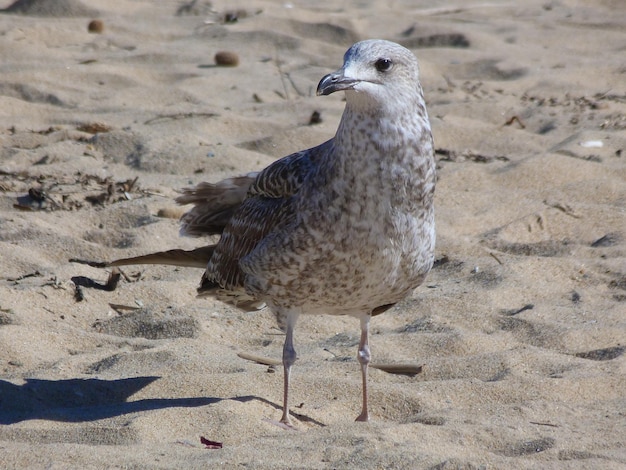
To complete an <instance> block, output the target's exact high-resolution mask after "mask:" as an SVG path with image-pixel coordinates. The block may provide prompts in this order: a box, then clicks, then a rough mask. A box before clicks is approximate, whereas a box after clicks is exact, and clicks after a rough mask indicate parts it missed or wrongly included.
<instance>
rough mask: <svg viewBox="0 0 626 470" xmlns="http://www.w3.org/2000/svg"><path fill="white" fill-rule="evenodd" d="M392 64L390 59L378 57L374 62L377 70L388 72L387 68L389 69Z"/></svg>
mask: <svg viewBox="0 0 626 470" xmlns="http://www.w3.org/2000/svg"><path fill="white" fill-rule="evenodd" d="M392 65H393V62H391V60H389V59H378V60H377V61H376V63H375V64H374V66H375V67H376V70H378V71H379V72H388V71H389V70H391V66H392Z"/></svg>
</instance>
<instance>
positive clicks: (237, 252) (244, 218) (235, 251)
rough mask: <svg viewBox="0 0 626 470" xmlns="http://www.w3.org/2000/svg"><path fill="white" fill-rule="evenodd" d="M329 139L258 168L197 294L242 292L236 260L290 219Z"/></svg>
mask: <svg viewBox="0 0 626 470" xmlns="http://www.w3.org/2000/svg"><path fill="white" fill-rule="evenodd" d="M331 145H332V141H327V142H325V143H323V144H321V145H319V146H317V147H314V148H312V149H308V150H303V151H301V152H297V153H294V154H291V155H288V156H286V157H284V158H281V159H280V160H277V161H276V162H274V163H272V164H271V165H270V166H268V167H267V168H265V169H264V170H263V171H261V172H260V173H259V174H258V175H257V176H256V178H255V179H254V181H253V182H252V184H251V185H250V187H249V190H248V193H247V196H246V198H245V199H244V200H243V202H242V203H241V205H240V206H238V207H237V208H236V210H234V212H233V214H232V217H231V218H230V220H229V221H228V224H227V225H226V227H225V228H224V230H223V232H222V237H221V238H220V240H219V242H218V244H217V246H216V247H215V251H214V253H213V256H212V257H211V260H210V261H209V264H208V266H207V269H206V271H205V273H204V275H203V277H202V283H201V286H200V288H199V289H198V292H199V294H200V295H214V294H215V293H216V292H217V291H218V290H226V291H240V292H243V286H244V278H245V275H244V273H243V272H242V270H241V268H240V266H239V260H241V259H242V258H244V257H245V256H246V255H248V254H249V253H250V252H252V251H253V250H254V249H255V248H256V247H257V246H258V244H259V243H261V242H262V241H263V240H264V239H265V237H267V235H268V234H270V233H271V232H272V231H274V230H276V229H279V228H280V227H282V226H284V225H285V224H288V223H290V222H291V221H293V220H294V217H295V212H294V210H293V201H292V196H293V195H295V194H296V193H297V192H298V191H299V190H300V188H301V187H302V184H303V183H304V181H306V179H307V178H308V177H309V175H310V174H311V172H312V171H313V170H314V169H315V168H316V166H317V164H318V160H319V157H320V155H322V154H324V153H325V152H326V151H327V149H328V148H329V146H331Z"/></svg>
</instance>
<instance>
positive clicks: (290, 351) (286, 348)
mask: <svg viewBox="0 0 626 470" xmlns="http://www.w3.org/2000/svg"><path fill="white" fill-rule="evenodd" d="M297 319H298V315H297V314H292V313H288V314H287V331H286V334H287V336H286V337H285V344H284V345H283V367H284V369H285V378H284V389H283V417H282V418H280V422H281V423H284V424H286V425H287V426H293V424H292V423H291V419H290V418H289V378H290V375H291V366H292V365H293V363H294V362H296V350H295V349H294V348H293V328H294V326H295V324H296V320H297Z"/></svg>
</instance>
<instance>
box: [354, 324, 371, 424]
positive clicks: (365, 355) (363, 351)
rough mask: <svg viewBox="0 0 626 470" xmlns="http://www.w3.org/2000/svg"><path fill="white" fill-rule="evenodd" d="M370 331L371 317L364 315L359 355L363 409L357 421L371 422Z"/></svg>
mask: <svg viewBox="0 0 626 470" xmlns="http://www.w3.org/2000/svg"><path fill="white" fill-rule="evenodd" d="M369 329H370V315H363V316H362V317H361V341H359V352H358V354H357V359H358V361H359V364H361V376H362V377H363V407H362V409H361V414H360V415H359V416H358V417H357V418H356V421H369V420H370V414H369V411H368V409H367V366H368V365H369V363H370V359H371V358H372V355H371V353H370V347H369Z"/></svg>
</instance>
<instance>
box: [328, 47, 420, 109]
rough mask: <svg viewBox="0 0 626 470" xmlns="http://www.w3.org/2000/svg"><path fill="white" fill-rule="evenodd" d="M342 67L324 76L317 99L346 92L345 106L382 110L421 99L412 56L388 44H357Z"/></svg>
mask: <svg viewBox="0 0 626 470" xmlns="http://www.w3.org/2000/svg"><path fill="white" fill-rule="evenodd" d="M343 60H344V62H343V67H341V68H340V69H339V70H337V71H336V72H333V73H330V74H328V75H326V76H325V77H324V78H322V80H321V81H320V82H319V84H318V86H317V94H318V95H330V94H331V93H335V92H337V91H345V92H346V100H347V102H348V105H350V104H353V105H358V104H362V105H368V104H369V105H370V106H381V105H384V104H386V103H387V104H391V103H394V102H397V101H402V100H410V99H411V98H412V97H414V96H421V88H420V85H419V69H418V65H417V59H416V58H415V55H414V54H413V53H412V52H411V51H409V50H408V49H406V48H405V47H403V46H401V45H399V44H396V43H394V42H390V41H384V40H381V39H370V40H366V41H361V42H357V43H356V44H354V45H353V46H352V47H350V49H348V50H347V52H346V53H345V55H344V58H343Z"/></svg>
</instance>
